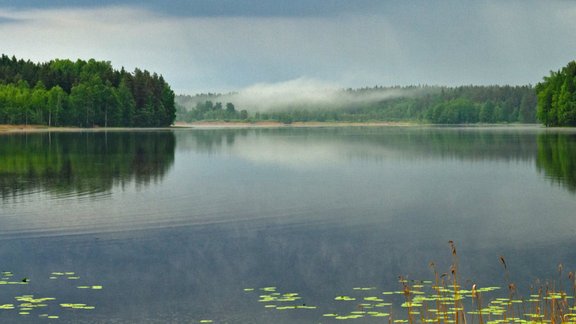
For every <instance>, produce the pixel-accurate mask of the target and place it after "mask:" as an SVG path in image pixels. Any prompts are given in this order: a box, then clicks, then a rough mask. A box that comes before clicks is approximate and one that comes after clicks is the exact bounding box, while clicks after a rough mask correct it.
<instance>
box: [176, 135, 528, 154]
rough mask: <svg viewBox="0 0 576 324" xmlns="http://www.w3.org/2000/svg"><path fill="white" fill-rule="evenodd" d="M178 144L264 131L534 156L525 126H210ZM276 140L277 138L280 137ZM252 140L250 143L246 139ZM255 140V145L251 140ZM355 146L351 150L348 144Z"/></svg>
mask: <svg viewBox="0 0 576 324" xmlns="http://www.w3.org/2000/svg"><path fill="white" fill-rule="evenodd" d="M176 136H177V138H178V148H179V149H188V150H193V151H197V152H204V153H206V152H208V153H211V152H215V151H220V150H226V149H227V148H230V147H233V146H234V145H235V143H236V142H237V141H238V140H243V141H249V138H251V137H259V136H265V137H266V138H267V139H270V140H271V141H274V140H278V141H279V144H283V143H293V144H294V145H307V144H308V145H309V144H315V145H336V146H340V148H341V152H342V153H343V156H346V157H350V158H355V159H380V158H382V157H384V156H385V155H386V154H388V153H389V152H390V150H393V151H397V152H401V153H404V154H409V155H412V156H429V157H433V158H442V159H460V160H507V161H510V160H526V161H530V160H532V159H534V155H535V152H536V141H535V137H536V136H535V132H531V131H526V130H524V129H518V130H515V129H513V128H510V129H502V130H495V129H489V130H486V129H474V128H427V127H408V128H406V127H398V128H396V127H385V128H383V127H333V128H269V129H266V128H263V129H236V130H234V129H211V130H193V131H184V132H181V133H177V135H176ZM280 141H281V142H280ZM246 144H248V145H251V144H250V143H246ZM254 145H259V143H255V144H254ZM351 148H354V150H350V149H351Z"/></svg>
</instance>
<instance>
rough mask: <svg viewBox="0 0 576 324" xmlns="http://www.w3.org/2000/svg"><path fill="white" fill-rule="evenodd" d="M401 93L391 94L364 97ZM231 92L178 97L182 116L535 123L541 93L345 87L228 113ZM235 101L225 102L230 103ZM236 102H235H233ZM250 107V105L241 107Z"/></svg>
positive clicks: (517, 88) (525, 89) (495, 89)
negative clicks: (326, 99)
mask: <svg viewBox="0 0 576 324" xmlns="http://www.w3.org/2000/svg"><path fill="white" fill-rule="evenodd" d="M391 92H394V93H400V95H396V96H395V97H394V98H392V99H382V100H363V98H375V97H378V96H381V97H385V95H384V94H386V93H391ZM227 98H234V94H229V95H217V94H208V95H197V96H195V97H191V96H178V97H176V102H177V107H178V108H177V120H179V121H186V122H192V121H198V120H233V119H241V120H246V119H248V120H250V121H265V120H273V121H280V122H284V123H291V122H297V121H320V122H322V121H354V122H366V121H417V122H425V123H434V124H473V123H536V106H537V97H536V93H535V91H534V88H533V87H531V86H461V87H455V88H450V87H436V86H410V87H373V88H362V89H347V90H342V93H341V94H340V95H339V96H338V98H341V99H343V100H342V101H337V100H335V101H334V103H333V104H332V105H324V106H321V107H314V106H312V105H302V106H292V107H283V108H281V109H280V108H273V107H271V108H270V109H269V110H265V111H260V112H254V113H251V114H248V113H247V112H246V113H244V114H238V113H229V111H228V109H227V108H224V107H223V105H222V103H221V102H219V100H222V99H227ZM229 105H232V104H226V107H228V106H229ZM232 107H234V106H233V105H232ZM240 108H242V109H243V111H244V110H247V111H250V110H251V109H250V107H240Z"/></svg>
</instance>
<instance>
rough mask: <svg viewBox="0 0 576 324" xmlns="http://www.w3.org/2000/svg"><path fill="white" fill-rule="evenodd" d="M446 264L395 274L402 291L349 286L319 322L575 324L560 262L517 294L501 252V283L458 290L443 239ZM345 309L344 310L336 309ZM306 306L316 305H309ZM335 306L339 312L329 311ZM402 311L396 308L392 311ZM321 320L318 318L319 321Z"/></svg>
mask: <svg viewBox="0 0 576 324" xmlns="http://www.w3.org/2000/svg"><path fill="white" fill-rule="evenodd" d="M449 246H450V250H451V255H452V264H451V266H450V268H449V271H448V272H447V273H442V274H441V273H440V272H439V271H438V270H437V268H436V265H435V264H434V263H430V268H431V269H432V271H433V273H434V279H433V280H424V281H418V280H409V279H407V278H405V277H399V284H400V285H401V287H402V290H396V291H382V290H379V289H378V288H377V287H354V288H352V289H351V291H350V292H348V293H342V294H340V295H338V296H335V297H334V298H333V300H332V303H334V307H333V308H332V309H326V310H322V309H320V311H321V313H319V316H321V318H324V319H325V320H329V319H330V320H359V319H363V318H364V319H366V318H382V320H383V321H384V322H387V323H409V324H413V323H436V324H441V323H450V324H452V323H454V324H475V323H476V322H477V323H479V324H499V323H522V324H536V323H551V324H557V323H566V324H569V323H573V324H576V299H575V298H574V296H576V274H575V273H574V272H569V273H568V276H567V277H568V280H569V285H568V286H569V287H568V288H566V289H564V284H563V282H562V280H563V277H564V275H563V273H564V272H563V271H564V268H563V265H559V266H558V278H557V279H556V280H553V281H546V282H544V283H539V282H538V283H537V284H536V285H534V286H532V287H531V290H530V291H531V292H530V294H529V295H527V296H522V295H521V294H520V293H519V292H518V289H517V287H516V284H515V283H513V282H512V281H511V279H510V264H509V263H508V262H507V261H506V259H505V258H504V257H503V256H500V257H499V261H500V263H501V264H502V266H503V269H504V278H505V282H506V286H505V287H499V286H488V287H481V286H479V285H478V284H475V283H470V286H469V287H466V288H464V287H463V286H462V282H461V281H460V279H459V260H458V253H457V250H456V245H455V243H454V242H453V241H450V242H449ZM244 291H245V292H247V293H253V292H260V293H261V294H260V295H259V302H262V303H265V304H266V305H265V308H266V309H275V310H278V311H285V310H296V309H303V306H298V305H299V304H298V303H300V302H301V299H302V297H301V296H300V295H299V294H297V293H288V294H282V293H280V292H278V291H277V288H276V287H264V288H260V289H254V288H246V289H244ZM347 307H348V308H349V309H348V311H345V312H342V311H340V310H342V309H345V308H347ZM309 309H318V307H316V306H310V307H309ZM335 309H338V310H339V311H334V310H335ZM401 309H404V311H400V312H398V310H401ZM319 321H323V320H321V319H320V320H319Z"/></svg>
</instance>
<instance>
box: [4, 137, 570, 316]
mask: <svg viewBox="0 0 576 324" xmlns="http://www.w3.org/2000/svg"><path fill="white" fill-rule="evenodd" d="M575 198H576V132H573V131H570V130H545V129H543V128H538V127H511V128H503V127H502V128H428V127H407V128H402V127H389V128H379V127H367V128H362V127H358V128H310V129H298V128H281V129H250V130H248V129H242V130H200V129H188V130H174V131H150V132H107V133H106V132H86V133H43V134H13V135H2V136H0V199H1V208H0V271H4V273H2V274H1V275H2V277H3V278H4V279H0V280H2V281H4V283H11V284H4V285H0V321H3V322H5V321H7V322H43V321H46V322H48V321H59V322H64V323H66V322H68V323H83V322H85V323H92V322H94V323H137V322H151V323H167V322H173V323H182V322H184V323H200V321H202V320H212V321H213V322H214V323H271V322H275V323H330V322H333V321H335V320H334V319H332V318H329V317H324V316H323V314H327V313H338V314H343V313H348V312H351V311H354V310H355V309H357V308H358V307H359V306H358V303H342V302H338V301H335V300H334V299H335V297H337V296H342V295H347V296H357V297H358V300H361V297H362V296H363V295H361V294H371V295H373V296H380V297H382V296H383V295H382V292H383V291H388V290H391V291H394V290H399V289H401V285H400V284H399V283H398V276H399V275H403V276H407V277H408V278H411V279H420V280H429V279H433V278H434V274H433V272H432V271H431V269H430V268H429V267H428V264H429V262H430V261H434V262H435V264H436V265H437V268H438V270H439V271H440V272H449V267H450V264H451V260H452V259H451V253H450V247H449V245H448V241H449V240H454V241H455V243H456V246H457V249H458V255H459V259H460V274H461V276H462V280H461V282H463V285H465V286H466V285H471V284H472V283H477V284H478V285H480V286H505V285H506V280H505V276H504V269H503V267H502V264H500V262H499V256H505V259H506V262H507V265H508V269H509V270H510V277H511V279H512V280H513V281H514V282H515V283H516V285H517V286H518V287H519V292H520V293H523V294H529V290H528V287H529V284H530V283H531V282H533V281H534V280H535V279H537V278H540V279H548V278H552V279H554V278H556V277H557V275H558V273H557V266H558V264H559V263H562V264H563V265H564V269H565V271H566V273H567V272H568V271H574V270H576V249H574V244H575V243H576V199H575ZM26 279H28V281H29V282H27V283H23V282H22V281H23V280H24V281H27V280H26ZM0 283H1V282H0ZM16 283H18V284H16ZM78 287H80V288H78ZM264 287H276V289H269V290H270V291H268V292H267V291H265V290H262V289H261V288H264ZM359 287H364V288H370V289H371V290H369V291H367V292H364V291H359V290H354V288H359ZM246 288H253V289H255V290H254V291H251V290H247V291H245V289H246ZM271 292H277V293H281V294H284V293H298V296H299V297H301V298H302V299H298V300H297V301H294V303H292V304H294V305H295V304H298V305H300V306H304V305H306V306H308V307H310V309H307V308H301V309H291V310H278V309H276V308H272V307H265V305H266V304H267V303H264V302H259V301H258V300H259V299H260V297H259V296H260V295H262V294H270V293H271ZM355 294H356V295H355ZM504 294H506V292H504ZM29 295H33V296H34V297H33V298H35V299H39V298H54V300H53V299H46V300H40V301H38V300H35V301H32V302H31V304H33V305H32V306H30V305H23V306H22V304H25V303H26V297H23V298H22V296H28V298H31V297H30V296H29ZM16 297H19V298H18V299H16ZM282 303H283V302H281V301H277V302H276V304H279V305H280V304H282ZM284 303H290V302H284ZM10 304H12V305H13V307H14V308H15V309H9V308H10V306H5V308H8V309H1V308H2V307H1V305H10ZM29 304H30V303H29ZM61 304H65V306H64V307H63V306H62V305H61ZM66 304H85V305H86V306H82V305H76V308H71V307H70V305H66ZM268 304H270V303H268ZM292 304H290V305H292ZM312 306H313V307H315V308H313V307H312ZM22 309H24V310H22ZM20 313H23V314H20ZM26 313H28V314H26ZM48 316H58V319H55V318H53V319H50V318H48ZM361 321H362V322H372V321H376V319H375V318H374V319H372V318H369V317H366V318H364V319H363V320H361ZM380 321H381V319H380Z"/></svg>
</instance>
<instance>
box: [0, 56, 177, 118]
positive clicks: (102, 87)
mask: <svg viewBox="0 0 576 324" xmlns="http://www.w3.org/2000/svg"><path fill="white" fill-rule="evenodd" d="M174 98H175V96H174V92H173V91H172V90H171V88H170V86H169V85H168V83H166V81H165V80H164V78H163V77H162V76H160V75H158V74H156V73H150V72H148V71H146V70H140V69H135V70H134V72H133V73H129V72H127V71H125V70H124V68H122V69H121V70H115V69H114V68H112V65H111V63H110V62H107V61H106V62H104V61H96V60H94V59H90V60H88V61H84V60H77V61H75V62H73V61H71V60H60V59H56V60H52V61H49V62H45V63H34V62H31V61H30V60H27V61H25V60H23V59H17V58H16V57H14V56H13V57H8V56H7V55H2V56H1V57H0V124H37V125H47V126H78V127H111V126H123V127H161V126H169V125H171V124H172V123H173V122H174V119H175V117H176V107H175V99H174Z"/></svg>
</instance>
